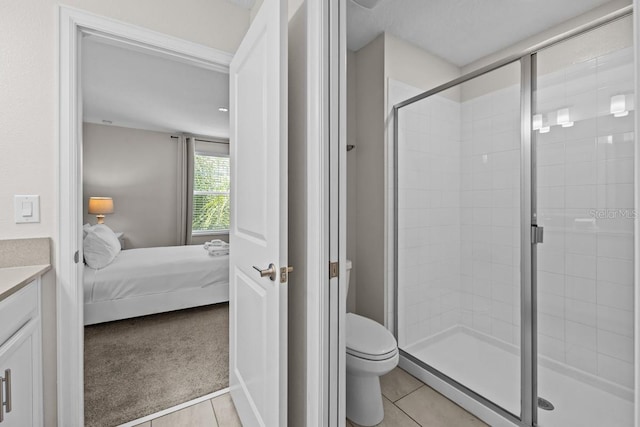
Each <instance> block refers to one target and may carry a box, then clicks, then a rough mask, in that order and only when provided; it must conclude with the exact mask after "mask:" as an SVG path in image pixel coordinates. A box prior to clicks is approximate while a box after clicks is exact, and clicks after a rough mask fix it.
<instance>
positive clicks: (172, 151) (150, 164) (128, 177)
mask: <svg viewBox="0 0 640 427" xmlns="http://www.w3.org/2000/svg"><path fill="white" fill-rule="evenodd" d="M179 143H180V140H179V139H178V138H172V137H171V134H168V133H162V132H153V131H147V130H140V129H129V128H122V127H118V126H106V125H97V124H91V123H84V126H83V141H82V146H83V147H82V148H83V152H82V155H83V193H84V194H83V214H84V220H83V222H84V223H87V222H88V223H91V224H95V223H96V218H95V215H89V214H88V213H87V207H88V202H89V197H91V196H106V197H113V203H114V213H113V214H110V215H106V217H105V224H107V225H108V226H109V227H111V229H112V230H114V231H116V232H120V231H121V232H124V237H125V247H126V248H127V249H134V248H148V247H157V246H173V245H176V244H178V215H177V214H178V210H177V206H178V167H179V165H178V149H179Z"/></svg>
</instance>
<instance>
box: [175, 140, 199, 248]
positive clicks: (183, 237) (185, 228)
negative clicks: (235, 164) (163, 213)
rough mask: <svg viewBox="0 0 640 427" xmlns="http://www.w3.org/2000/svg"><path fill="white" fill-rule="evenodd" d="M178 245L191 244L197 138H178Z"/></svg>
mask: <svg viewBox="0 0 640 427" xmlns="http://www.w3.org/2000/svg"><path fill="white" fill-rule="evenodd" d="M178 144H179V145H178V242H177V244H178V245H189V244H191V231H192V230H191V225H192V222H191V220H192V218H191V216H192V212H193V167H194V156H195V138H192V137H184V136H181V137H180V138H179V139H178Z"/></svg>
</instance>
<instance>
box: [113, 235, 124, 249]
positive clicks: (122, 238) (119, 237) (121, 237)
mask: <svg viewBox="0 0 640 427" xmlns="http://www.w3.org/2000/svg"><path fill="white" fill-rule="evenodd" d="M114 233H115V234H116V237H117V238H118V240H119V241H120V249H124V233H123V232H122V231H120V232H117V233H116V232H115V231H114Z"/></svg>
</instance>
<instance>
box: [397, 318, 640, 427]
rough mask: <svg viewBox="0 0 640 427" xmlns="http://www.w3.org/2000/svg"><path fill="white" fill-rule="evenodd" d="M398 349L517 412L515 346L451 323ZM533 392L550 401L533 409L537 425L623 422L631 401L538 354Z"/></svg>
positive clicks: (614, 425)
mask: <svg viewBox="0 0 640 427" xmlns="http://www.w3.org/2000/svg"><path fill="white" fill-rule="evenodd" d="M403 350H404V351H406V352H407V353H409V354H411V355H412V356H414V357H415V358H417V359H419V360H421V361H423V362H424V363H426V364H428V365H430V366H432V367H434V368H435V369H437V370H439V371H440V372H442V373H444V374H446V375H448V376H449V377H451V378H453V379H455V380H456V381H458V382H459V383H461V384H463V385H464V386H466V387H467V388H469V389H471V390H473V391H475V392H476V393H478V394H480V395H482V396H484V397H485V398H487V399H488V400H490V401H492V402H494V403H495V404H497V405H499V406H501V407H502V408H504V409H506V410H507V411H509V412H511V413H513V414H519V413H520V355H519V353H518V349H517V348H516V347H515V346H512V345H509V344H507V343H503V342H501V341H498V340H496V339H494V338H492V337H489V336H485V335H484V334H481V333H478V332H476V331H473V330H470V329H467V328H465V327H454V328H452V329H450V330H448V331H445V332H443V333H441V334H439V335H438V336H436V337H432V338H429V339H427V340H423V341H420V342H418V343H416V344H413V345H411V346H409V347H406V348H403ZM539 362H540V363H539V366H538V395H539V396H540V397H542V398H544V399H546V400H547V401H549V402H551V403H552V404H553V406H554V409H553V410H552V411H545V410H538V425H539V426H540V427H572V426H576V427H578V426H580V427H588V426H594V427H595V426H607V427H629V426H632V425H633V403H632V400H631V393H630V391H627V390H626V389H623V388H621V387H618V386H616V385H614V384H611V383H608V382H606V381H604V380H600V379H597V378H596V377H593V376H592V375H589V374H586V373H584V372H581V371H576V370H574V369H573V368H570V367H568V366H566V365H561V364H559V363H557V362H553V361H549V360H548V359H544V358H540V361H539Z"/></svg>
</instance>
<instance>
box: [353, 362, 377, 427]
mask: <svg viewBox="0 0 640 427" xmlns="http://www.w3.org/2000/svg"><path fill="white" fill-rule="evenodd" d="M346 386H347V387H346V388H347V418H349V419H350V420H351V421H353V422H354V423H356V424H360V425H361V426H375V425H376V424H379V423H380V422H382V420H383V418H384V409H383V407H382V392H381V390H380V377H378V376H377V375H369V376H362V375H353V374H349V373H348V372H347V384H346Z"/></svg>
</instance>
